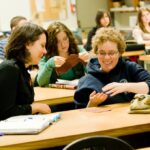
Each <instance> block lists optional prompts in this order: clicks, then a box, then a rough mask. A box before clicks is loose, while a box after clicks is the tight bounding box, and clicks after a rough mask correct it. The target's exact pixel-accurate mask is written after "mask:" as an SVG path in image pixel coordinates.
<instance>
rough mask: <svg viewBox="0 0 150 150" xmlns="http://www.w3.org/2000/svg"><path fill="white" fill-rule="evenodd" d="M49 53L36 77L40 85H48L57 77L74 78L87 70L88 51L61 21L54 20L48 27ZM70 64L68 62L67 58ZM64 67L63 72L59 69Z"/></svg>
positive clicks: (77, 77)
mask: <svg viewBox="0 0 150 150" xmlns="http://www.w3.org/2000/svg"><path fill="white" fill-rule="evenodd" d="M47 32H48V43H47V54H46V55H45V56H44V57H43V58H42V59H41V61H40V63H39V71H38V74H37V77H36V82H37V83H36V84H37V85H38V86H48V84H49V83H55V82H56V80H57V79H65V80H74V79H79V78H80V77H82V76H83V75H84V74H85V72H86V63H87V61H88V59H89V54H88V52H87V51H86V50H85V49H84V48H83V47H82V46H78V45H77V43H76V41H75V38H74V36H73V33H72V32H71V31H70V30H69V29H68V27H67V26H66V25H64V24H63V23H61V22H54V23H52V24H50V25H49V27H48V29H47ZM72 54H76V55H77V57H78V58H74V56H73V57H72V58H71V59H70V61H69V64H66V65H65V63H66V61H67V59H68V58H69V57H70V56H71V55H72ZM60 67H63V68H62V69H63V70H62V71H61V72H58V69H59V68H60Z"/></svg>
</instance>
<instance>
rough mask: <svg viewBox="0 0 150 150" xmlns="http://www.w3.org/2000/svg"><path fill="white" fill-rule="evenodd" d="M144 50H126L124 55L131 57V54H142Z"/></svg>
mask: <svg viewBox="0 0 150 150" xmlns="http://www.w3.org/2000/svg"><path fill="white" fill-rule="evenodd" d="M144 52H145V51H144V50H141V51H127V52H126V51H125V52H124V53H123V54H122V56H123V57H130V56H140V55H142V54H144Z"/></svg>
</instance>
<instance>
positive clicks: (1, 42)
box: [0, 16, 27, 60]
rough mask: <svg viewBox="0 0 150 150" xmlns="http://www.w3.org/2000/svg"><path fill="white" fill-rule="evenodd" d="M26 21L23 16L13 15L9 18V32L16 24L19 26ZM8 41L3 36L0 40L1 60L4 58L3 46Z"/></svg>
mask: <svg viewBox="0 0 150 150" xmlns="http://www.w3.org/2000/svg"><path fill="white" fill-rule="evenodd" d="M26 22H27V19H26V18H25V17H23V16H15V17H13V18H12V19H11V20H10V28H11V32H12V31H13V30H14V29H15V28H16V27H17V26H21V25H23V24H24V23H26ZM7 42H8V38H4V39H2V40H0V58H1V59H2V60H4V58H5V53H4V47H5V45H6V44H7Z"/></svg>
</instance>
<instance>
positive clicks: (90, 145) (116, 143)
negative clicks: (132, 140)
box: [63, 136, 134, 150]
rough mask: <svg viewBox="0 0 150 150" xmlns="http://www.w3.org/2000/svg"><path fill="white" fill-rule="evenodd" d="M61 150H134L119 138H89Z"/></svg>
mask: <svg viewBox="0 0 150 150" xmlns="http://www.w3.org/2000/svg"><path fill="white" fill-rule="evenodd" d="M63 150H134V148H132V146H130V145H129V144H128V143H127V142H125V141H123V140H121V139H119V138H114V137H110V136H91V137H86V138H81V139H78V140H75V141H73V142H71V143H70V144H68V145H67V146H65V147H64V148H63Z"/></svg>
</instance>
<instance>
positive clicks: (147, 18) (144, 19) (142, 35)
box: [132, 8, 150, 49]
mask: <svg viewBox="0 0 150 150" xmlns="http://www.w3.org/2000/svg"><path fill="white" fill-rule="evenodd" d="M132 35H133V37H134V39H135V41H136V42H137V43H138V44H145V48H146V49H150V9H149V8H141V9H139V11H138V16H137V26H136V27H135V28H134V29H133V32H132Z"/></svg>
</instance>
